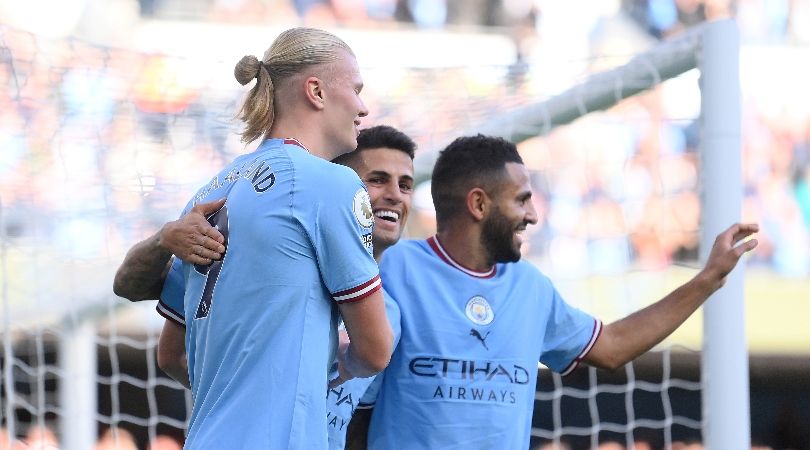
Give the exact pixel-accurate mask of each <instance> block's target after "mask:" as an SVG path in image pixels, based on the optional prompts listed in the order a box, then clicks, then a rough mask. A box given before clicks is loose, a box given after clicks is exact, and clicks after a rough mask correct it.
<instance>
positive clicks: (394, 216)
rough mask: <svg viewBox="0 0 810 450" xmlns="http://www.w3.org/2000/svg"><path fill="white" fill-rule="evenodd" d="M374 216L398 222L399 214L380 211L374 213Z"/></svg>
mask: <svg viewBox="0 0 810 450" xmlns="http://www.w3.org/2000/svg"><path fill="white" fill-rule="evenodd" d="M374 215H375V216H377V217H379V218H380V219H385V220H393V221H394V222H396V221H398V220H399V213H396V212H394V211H385V210H380V211H377V212H375V213H374Z"/></svg>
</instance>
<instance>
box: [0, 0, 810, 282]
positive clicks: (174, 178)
mask: <svg viewBox="0 0 810 450" xmlns="http://www.w3.org/2000/svg"><path fill="white" fill-rule="evenodd" d="M216 3H217V2H215V6H216ZM219 3H222V2H219ZM228 3H229V4H230V3H240V2H228ZM241 3H243V4H250V3H251V2H249V1H245V2H241ZM271 3H272V2H271ZM310 3H312V4H316V3H318V2H310ZM371 3H373V2H369V4H371ZM378 3H380V4H382V3H385V2H378ZM415 3H418V2H415ZM654 3H655V4H657V3H656V2H649V4H647V6H646V8H647V9H650V8H652V5H653V4H654ZM677 3H678V4H679V5H680V3H681V2H677ZM746 4H747V3H746ZM743 6H744V3H743V2H740V4H738V5H737V8H738V9H741V8H742V7H743ZM791 17H793V16H791ZM687 25H688V24H687ZM743 31H744V36H745V35H746V34H745V32H747V29H743ZM538 32H539V31H538ZM540 34H542V33H540ZM749 37H750V38H751V39H754V38H755V35H749ZM2 40H3V50H4V53H3V60H2V64H0V79H2V81H3V86H4V88H3V89H2V91H0V142H2V146H3V149H4V150H3V152H2V154H1V155H0V188H2V192H3V198H2V202H3V206H4V210H5V211H7V213H6V214H7V216H6V218H5V226H6V231H5V232H6V235H7V236H8V237H9V238H11V239H26V238H29V239H34V238H36V239H39V241H40V242H50V243H52V245H53V248H54V249H56V250H57V251H59V252H62V253H65V254H67V255H69V256H70V257H76V258H92V257H95V256H97V255H99V254H103V253H105V252H106V251H107V249H109V250H110V251H111V252H113V253H115V252H116V251H121V250H122V249H124V248H126V243H129V242H133V241H135V240H137V238H139V237H142V236H143V233H145V232H146V231H147V230H151V229H154V228H155V227H156V226H157V225H158V224H160V223H163V222H164V221H165V220H166V219H168V218H171V217H173V216H174V215H175V214H176V213H177V208H178V205H179V204H181V203H182V199H184V198H185V197H186V196H187V195H188V191H189V189H190V187H191V186H196V185H198V184H200V183H201V182H202V181H203V180H204V179H205V178H206V177H207V176H209V175H210V173H212V172H213V170H214V168H216V167H219V166H220V165H221V164H222V163H223V161H225V160H227V159H228V158H229V157H230V156H232V155H233V154H234V153H235V152H238V151H239V149H240V146H239V145H238V143H236V142H234V133H233V122H232V121H231V120H230V119H231V118H232V116H233V113H234V109H235V104H234V100H233V99H234V98H235V97H236V96H235V95H234V91H233V89H232V88H230V87H229V88H222V87H220V85H219V84H218V78H217V77H215V76H214V75H211V74H210V73H216V72H222V73H223V76H227V74H228V71H227V70H225V69H224V68H223V69H221V70H220V69H216V70H215V68H213V67H212V68H211V69H210V70H207V71H200V70H197V64H199V61H198V60H190V59H183V58H178V57H170V56H167V55H158V54H146V53H140V52H138V51H134V50H127V49H121V48H109V47H102V46H96V45H91V44H88V43H85V42H82V41H80V40H72V39H68V40H52V39H47V38H44V37H42V36H37V35H33V34H29V33H26V32H23V31H20V30H16V29H12V28H4V29H3V33H2ZM785 40H787V37H785ZM513 69H514V67H513V68H508V67H500V68H494V69H493V73H495V75H494V76H489V78H487V79H484V80H482V79H481V76H480V73H479V74H477V75H476V74H474V73H473V72H474V70H469V69H468V70H465V69H464V68H443V69H407V68H405V69H397V70H396V73H395V76H393V77H389V80H388V83H387V85H386V86H385V87H384V89H383V90H381V89H378V88H375V86H374V84H373V83H374V82H373V81H372V82H370V83H368V84H369V86H368V89H367V90H366V92H367V93H366V101H367V103H368V105H369V110H370V111H371V115H370V116H369V118H368V119H367V120H366V123H368V124H374V123H391V124H393V125H395V126H398V127H399V128H400V129H403V130H405V131H406V132H408V133H409V134H410V135H412V136H414V138H415V140H416V141H417V143H418V144H419V148H420V149H423V150H422V151H433V150H435V149H438V148H439V147H441V146H442V145H444V144H446V143H447V142H448V141H449V139H450V138H451V137H452V136H454V135H457V134H458V132H459V131H460V130H465V129H468V128H469V127H470V126H472V125H474V124H476V123H480V122H483V121H485V120H486V118H487V117H488V116H494V115H500V114H508V112H509V111H510V110H511V109H514V108H515V107H516V106H519V105H522V104H526V103H529V102H532V101H535V102H536V101H538V100H541V99H542V98H543V97H541V96H540V95H541V94H538V93H537V91H536V89H535V88H534V87H532V84H533V83H535V82H536V81H533V78H532V77H534V79H537V78H542V77H543V75H537V74H534V73H531V72H526V73H523V75H522V76H521V75H520V73H518V74H516V71H515V70H513ZM558 69H559V66H552V67H551V68H549V69H547V70H546V71H554V70H558ZM373 70H374V69H373V68H372V69H371V71H370V72H371V73H372V74H373V73H374V72H373ZM201 72H206V73H201ZM367 72H369V71H368V70H367ZM390 73H391V72H390V71H389V72H388V74H390ZM459 85H461V86H463V88H462V89H457V88H456V87H457V86H459ZM761 87H762V85H761V84H756V85H749V86H746V84H745V80H744V83H743V88H744V90H745V89H750V90H755V89H759V88H761ZM669 89H670V88H669V87H668V86H667V85H664V87H663V88H659V89H657V90H656V91H654V92H652V93H650V94H646V95H643V96H639V97H636V98H634V99H631V100H627V101H625V102H623V103H622V104H621V105H619V106H618V107H616V108H614V109H613V110H612V111H611V112H610V113H609V114H598V115H592V117H587V118H585V119H583V120H580V121H578V122H576V123H574V124H573V125H570V126H567V127H562V128H560V129H557V130H555V131H553V132H552V133H551V134H550V135H549V136H546V137H542V138H536V139H532V140H529V141H527V142H524V143H522V144H521V145H520V149H521V151H522V153H523V154H524V156H525V158H526V160H527V164H528V167H529V168H530V169H531V170H532V173H533V177H534V180H533V181H534V187H535V188H536V194H537V195H536V196H535V198H536V199H537V200H536V201H537V207H538V210H539V211H541V212H543V214H542V216H541V219H542V220H541V223H540V224H539V225H538V226H537V227H534V229H533V231H532V233H533V235H534V238H533V243H534V245H532V246H531V247H530V256H532V257H535V258H536V259H539V260H547V261H551V262H553V263H556V264H558V266H559V267H557V269H558V270H561V271H563V272H566V271H573V272H575V273H576V272H582V271H583V270H584V271H586V273H614V272H621V271H624V270H626V269H627V268H628V267H638V266H641V267H645V268H660V267H663V266H665V265H666V264H668V263H670V262H671V261H673V260H689V259H693V258H694V257H695V256H696V245H697V239H698V235H697V232H698V223H699V216H700V205H699V197H698V196H699V190H700V186H699V185H698V184H699V181H698V165H699V158H698V155H697V153H696V150H697V148H698V146H699V144H700V142H699V133H698V124H697V122H696V120H695V117H696V114H697V113H696V112H695V111H688V113H686V115H685V116H684V114H685V113H684V109H685V107H684V106H683V103H684V102H683V101H673V97H676V96H678V95H679V94H678V93H675V94H673V93H672V92H673V90H669ZM795 89H796V90H798V89H799V86H795ZM696 91H697V90H696V89H693V93H692V94H691V95H696V94H695V92H696ZM414 92H418V93H420V95H419V97H416V98H417V99H418V100H416V101H415V100H414V98H415V97H413V94H412V93H414ZM678 92H680V91H678ZM782 92H787V93H789V92H791V90H790V89H789V88H788V89H785V90H784V91H782ZM527 94H528V95H527ZM546 95H547V94H546ZM788 97H789V94H788ZM744 101H745V103H744V123H743V165H744V183H745V200H744V202H745V204H744V210H743V212H744V219H746V220H750V221H756V222H759V223H761V224H763V230H762V232H761V236H760V240H761V244H760V249H759V250H758V251H757V253H756V255H755V261H754V262H755V263H758V264H762V265H767V266H768V267H771V268H773V269H774V270H775V271H777V272H778V273H780V274H783V275H788V276H804V275H807V274H808V273H810V109H809V108H808V107H807V106H806V104H805V105H804V106H802V105H800V106H795V103H794V104H793V106H789V104H790V102H791V98H782V99H781V100H780V99H771V100H769V102H768V103H765V102H763V101H762V100H761V99H760V98H757V97H755V96H753V95H750V96H749V95H748V91H745V92H744ZM780 102H781V103H780ZM686 109H687V110H688V107H686ZM421 190H422V191H426V189H421ZM423 200H424V201H422V202H421V204H422V205H423V206H426V208H423V209H422V210H419V209H418V208H417V211H422V213H423V217H422V223H423V224H424V225H423V226H422V227H419V224H418V222H419V221H418V220H415V221H414V222H415V223H414V226H413V227H412V229H411V233H410V234H411V235H420V234H421V235H427V234H429V233H430V231H431V230H430V224H431V218H430V211H429V205H430V203H429V201H427V199H423ZM419 204H420V203H419V197H418V196H417V205H419ZM416 219H419V217H417V218H416ZM78 237H81V241H80V240H79V239H77V238H78ZM79 242H81V244H79ZM552 249H555V251H552ZM556 250H563V251H561V252H560V251H556ZM555 254H564V255H566V258H565V260H564V261H563V260H559V259H557V260H555V259H554V255H555Z"/></svg>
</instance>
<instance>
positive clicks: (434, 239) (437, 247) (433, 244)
mask: <svg viewBox="0 0 810 450" xmlns="http://www.w3.org/2000/svg"><path fill="white" fill-rule="evenodd" d="M427 243H428V245H430V248H432V249H433V251H434V252H436V255H438V256H439V258H440V259H441V260H442V261H444V262H446V263H447V264H449V265H451V266H453V267H455V268H456V269H458V270H460V271H462V272H464V273H466V274H467V275H469V276H471V277H475V278H492V277H494V276H495V272H496V270H495V269H496V266H494V265H493V266H492V268H490V269H489V270H488V271H486V272H478V271H476V270H472V269H468V268H467V267H464V266H463V265H461V264H460V263H458V262H457V261H456V260H454V259H453V258H452V257H451V256H450V254H449V253H447V250H445V249H444V247H442V244H441V242H439V237H438V236H436V235H435V234H434V235H433V236H431V237H429V238H428V239H427Z"/></svg>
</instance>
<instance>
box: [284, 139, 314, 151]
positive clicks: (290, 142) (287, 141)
mask: <svg viewBox="0 0 810 450" xmlns="http://www.w3.org/2000/svg"><path fill="white" fill-rule="evenodd" d="M284 143H285V144H292V145H297V146H299V147H301V148H303V149H304V150H306V151H309V149H307V148H306V147H304V144H302V143H300V142H298V139H295V138H286V139H284Z"/></svg>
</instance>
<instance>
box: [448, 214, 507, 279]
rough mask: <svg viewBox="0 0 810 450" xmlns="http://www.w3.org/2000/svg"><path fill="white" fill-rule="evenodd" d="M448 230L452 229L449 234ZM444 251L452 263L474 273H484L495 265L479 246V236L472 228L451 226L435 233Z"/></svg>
mask: <svg viewBox="0 0 810 450" xmlns="http://www.w3.org/2000/svg"><path fill="white" fill-rule="evenodd" d="M448 229H452V230H453V231H452V232H450V231H448ZM436 237H437V238H438V239H439V242H440V243H441V245H442V247H444V250H445V251H446V252H447V253H448V254H449V255H450V257H451V258H453V260H454V261H456V262H457V263H459V264H461V265H462V266H464V267H466V268H468V269H471V270H474V271H476V272H486V271H488V270H490V269H492V266H493V265H495V264H494V262H493V261H492V259H491V258H490V257H489V254H487V251H486V249H484V247H483V246H482V245H481V234H480V232H478V231H477V230H476V229H473V227H469V226H464V225H451V226H447V227H442V230H441V231H438V232H437V233H436Z"/></svg>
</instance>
